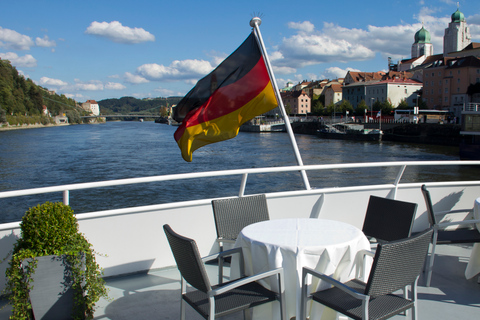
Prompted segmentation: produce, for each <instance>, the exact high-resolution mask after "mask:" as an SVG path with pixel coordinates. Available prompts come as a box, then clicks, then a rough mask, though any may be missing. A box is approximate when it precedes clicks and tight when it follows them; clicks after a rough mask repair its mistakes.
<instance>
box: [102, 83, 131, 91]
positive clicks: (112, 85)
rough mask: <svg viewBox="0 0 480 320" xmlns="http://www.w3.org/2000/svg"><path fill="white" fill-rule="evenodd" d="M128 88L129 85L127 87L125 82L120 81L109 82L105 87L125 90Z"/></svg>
mask: <svg viewBox="0 0 480 320" xmlns="http://www.w3.org/2000/svg"><path fill="white" fill-rule="evenodd" d="M126 88H127V87H125V86H124V85H123V84H121V83H118V82H107V84H105V89H110V90H123V89H126Z"/></svg>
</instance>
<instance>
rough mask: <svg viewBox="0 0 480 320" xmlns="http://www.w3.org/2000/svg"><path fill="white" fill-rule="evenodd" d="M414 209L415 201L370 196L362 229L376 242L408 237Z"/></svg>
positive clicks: (413, 217)
mask: <svg viewBox="0 0 480 320" xmlns="http://www.w3.org/2000/svg"><path fill="white" fill-rule="evenodd" d="M416 211H417V204H416V203H411V202H405V201H400V200H393V199H387V198H381V197H376V196H370V199H369V201H368V207H367V213H366V215H365V220H364V222H363V227H362V231H363V233H364V234H365V235H366V236H367V238H369V239H371V241H373V240H376V242H384V241H394V240H399V239H404V238H408V237H409V236H410V233H411V232H412V226H413V222H414V220H415V213H416Z"/></svg>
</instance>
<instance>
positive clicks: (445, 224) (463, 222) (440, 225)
mask: <svg viewBox="0 0 480 320" xmlns="http://www.w3.org/2000/svg"><path fill="white" fill-rule="evenodd" d="M475 223H480V219H476V220H474V219H470V220H461V221H451V222H441V223H438V224H437V229H444V228H446V227H449V226H457V225H458V226H463V225H469V224H475Z"/></svg>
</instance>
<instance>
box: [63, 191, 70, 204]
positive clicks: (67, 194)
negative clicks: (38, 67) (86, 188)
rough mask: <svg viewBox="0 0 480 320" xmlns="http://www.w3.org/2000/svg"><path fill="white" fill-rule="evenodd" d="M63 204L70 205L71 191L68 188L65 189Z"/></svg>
mask: <svg viewBox="0 0 480 320" xmlns="http://www.w3.org/2000/svg"><path fill="white" fill-rule="evenodd" d="M63 204H64V205H67V206H68V205H70V191H68V190H64V191H63Z"/></svg>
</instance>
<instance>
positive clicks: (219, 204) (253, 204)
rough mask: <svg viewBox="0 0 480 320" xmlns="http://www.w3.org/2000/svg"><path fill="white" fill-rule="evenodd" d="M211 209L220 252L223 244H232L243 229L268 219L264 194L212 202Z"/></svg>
mask: <svg viewBox="0 0 480 320" xmlns="http://www.w3.org/2000/svg"><path fill="white" fill-rule="evenodd" d="M212 207H213V215H214V217H215V228H216V229H217V242H218V243H219V245H220V251H222V250H223V244H224V243H225V242H229V243H234V242H235V240H237V237H238V234H239V233H240V231H242V229H243V228H244V227H246V226H248V225H250V224H252V223H255V222H260V221H265V220H269V219H270V217H269V215H268V207H267V199H266V197H265V195H264V194H260V195H255V196H245V197H237V198H228V199H218V200H213V201H212Z"/></svg>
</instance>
